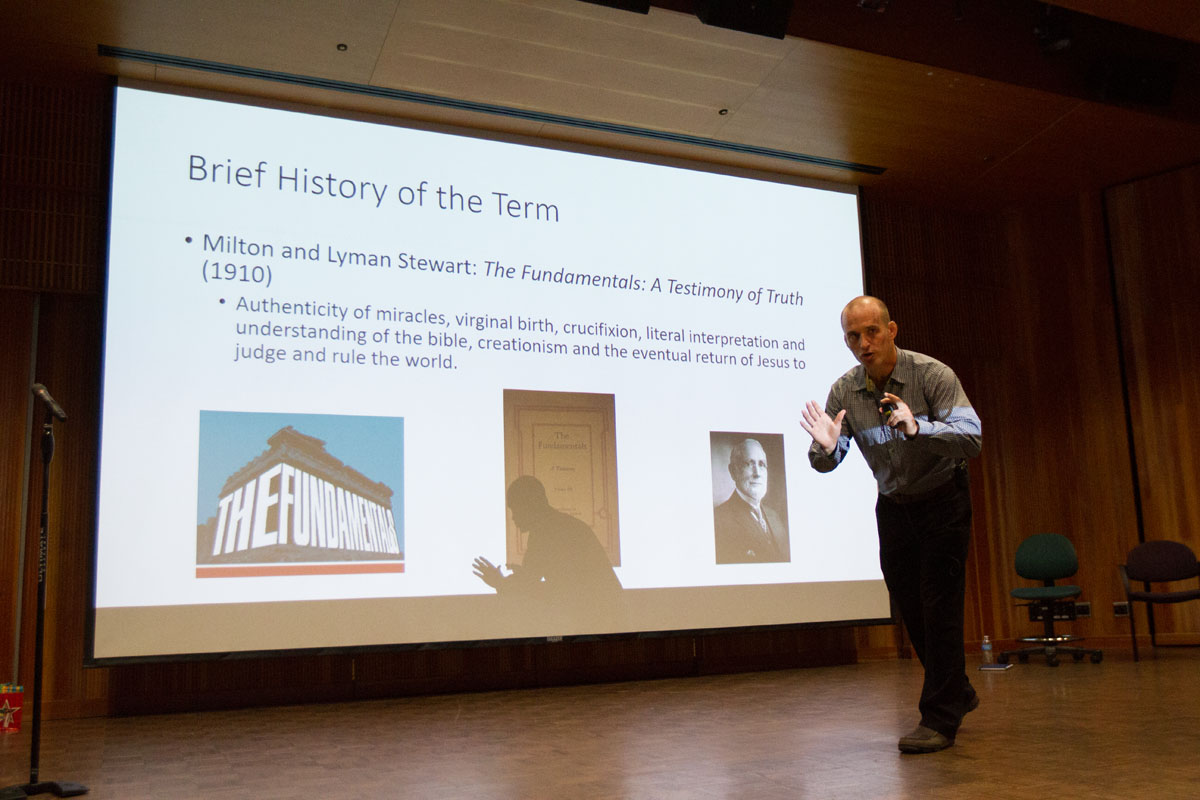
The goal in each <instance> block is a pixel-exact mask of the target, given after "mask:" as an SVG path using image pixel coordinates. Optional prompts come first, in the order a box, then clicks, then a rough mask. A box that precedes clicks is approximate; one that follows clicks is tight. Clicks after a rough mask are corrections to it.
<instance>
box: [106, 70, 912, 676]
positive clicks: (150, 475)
mask: <svg viewBox="0 0 1200 800" xmlns="http://www.w3.org/2000/svg"><path fill="white" fill-rule="evenodd" d="M861 292H862V261H861V255H860V245H859V229H858V216H857V199H856V195H855V194H853V193H852V192H845V191H832V190H829V189H824V188H813V187H809V186H800V185H793V184H790V183H785V182H777V181H770V180H765V179H763V178H762V176H757V177H747V176H743V175H730V174H720V173H718V172H711V171H698V170H689V169H681V168H678V167H676V166H666V165H661V164H650V163H644V162H642V161H636V160H622V159H620V158H616V157H612V156H608V155H594V154H584V153H580V152H569V151H566V150H553V149H545V148H539V147H533V146H529V145H526V144H518V143H512V142H507V141H496V140H489V139H482V138H473V137H468V136H464V135H450V134H447V133H440V132H430V131H426V130H413V129H408V128H405V127H400V126H398V125H397V124H394V123H393V122H389V121H387V120H381V119H375V118H372V119H349V118H345V117H341V116H336V115H330V114H328V113H318V112H315V111H301V110H294V109H290V108H289V109H286V110H284V109H279V108H267V107H262V106H256V105H253V104H249V103H247V102H245V101H234V100H231V99H228V98H212V97H207V96H205V97H197V96H189V95H187V94H183V93H171V92H164V91H151V90H148V89H146V88H143V87H138V86H131V85H122V86H119V87H118V88H117V89H116V110H115V130H114V142H113V162H112V194H111V210H110V231H109V254H108V276H107V296H106V312H105V339H104V365H103V397H102V420H101V449H100V471H99V476H100V477H99V487H98V511H97V531H96V547H95V553H96V558H95V574H94V597H93V617H92V660H93V661H95V662H97V663H104V662H105V661H106V660H113V661H118V660H122V659H136V658H151V657H171V656H181V655H189V654H191V655H195V654H217V653H232V652H258V651H280V650H293V649H309V648H355V647H368V646H381V645H405V644H416V643H453V642H476V641H484V640H505V639H524V638H540V637H560V636H568V637H569V636H576V635H597V634H615V633H630V632H662V631H676V630H696V629H715V628H729V627H742V626H759V625H780V624H795V623H826V622H839V621H841V622H849V621H866V620H877V619H882V618H886V617H887V616H888V614H889V610H888V598H887V592H886V590H885V588H884V586H883V582H882V578H881V575H880V572H879V566H878V557H877V544H876V538H875V532H874V519H873V510H872V509H873V505H874V488H873V484H872V481H871V478H870V475H869V472H868V471H867V469H866V467H865V465H864V464H863V463H862V460H861V458H860V457H858V456H857V453H855V454H853V455H852V457H851V458H849V459H848V460H847V461H846V462H845V463H844V464H843V465H842V466H841V467H840V468H839V469H838V470H836V471H834V472H833V473H831V474H828V475H820V474H818V473H816V472H814V471H813V470H812V469H811V468H810V467H809V465H808V460H807V454H806V451H807V448H808V445H809V443H810V439H809V437H808V436H807V434H806V433H805V432H804V431H803V430H802V429H801V428H800V425H799V416H800V408H801V405H802V403H803V402H804V401H806V400H808V399H817V400H819V401H823V400H824V398H825V396H826V394H827V392H828V388H829V386H830V384H831V383H832V382H833V380H834V379H835V378H836V377H837V376H838V375H840V374H841V373H842V372H844V371H845V370H846V369H848V368H849V367H850V366H852V364H853V361H852V358H851V356H850V354H849V353H848V351H847V350H846V348H845V346H844V345H843V343H842V341H841V338H840V331H839V327H838V313H839V311H840V309H841V307H842V305H843V304H844V303H845V302H846V301H847V300H848V299H850V298H852V297H854V296H856V295H858V294H861ZM748 500H749V501H750V502H747V501H748ZM754 501H757V502H758V503H759V504H760V505H759V509H760V510H759V511H758V512H757V514H753V513H752V514H751V516H752V518H753V520H754V522H755V523H757V528H753V527H752V528H746V527H745V516H746V515H745V514H744V513H741V512H744V511H745V510H746V509H747V508H749V507H750V506H751V505H753V502H754ZM739 503H741V504H742V505H741V506H739V505H738V504H739ZM510 505H511V510H510Z"/></svg>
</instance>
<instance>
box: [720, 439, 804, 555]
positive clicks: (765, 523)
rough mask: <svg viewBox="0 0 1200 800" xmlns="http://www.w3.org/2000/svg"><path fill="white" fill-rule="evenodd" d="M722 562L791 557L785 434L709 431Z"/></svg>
mask: <svg viewBox="0 0 1200 800" xmlns="http://www.w3.org/2000/svg"><path fill="white" fill-rule="evenodd" d="M709 438H710V444H711V453H712V472H713V535H714V539H715V545H716V562H717V563H718V564H746V563H772V562H788V561H791V559H792V551H791V542H790V540H789V537H788V525H787V489H786V486H787V481H786V473H785V471H784V463H783V435H782V434H778V433H733V432H728V431H720V432H718V431H713V432H712V433H710V434H709Z"/></svg>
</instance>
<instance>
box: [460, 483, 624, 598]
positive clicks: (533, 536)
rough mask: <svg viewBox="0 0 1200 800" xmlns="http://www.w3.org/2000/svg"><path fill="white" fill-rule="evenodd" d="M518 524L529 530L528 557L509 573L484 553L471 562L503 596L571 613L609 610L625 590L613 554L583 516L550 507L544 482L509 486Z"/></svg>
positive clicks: (512, 565) (510, 504) (516, 523)
mask: <svg viewBox="0 0 1200 800" xmlns="http://www.w3.org/2000/svg"><path fill="white" fill-rule="evenodd" d="M507 499H508V508H509V510H510V511H511V512H512V519H513V524H514V525H516V527H517V529H518V530H520V531H522V532H526V533H528V534H529V539H528V543H527V545H526V547H525V557H524V559H523V560H522V563H520V564H509V565H508V567H509V569H511V570H512V573H511V574H509V575H505V574H504V572H503V571H502V570H501V569H500V567H499V566H497V565H496V564H493V563H492V562H491V561H490V560H488V559H487V558H485V557H483V556H478V557H477V558H476V559H475V560H474V561H473V562H472V564H471V567H472V572H473V573H474V575H475V576H476V577H477V578H479V579H480V580H482V581H483V582H484V583H486V584H487V585H488V586H491V587H492V588H493V589H495V590H496V592H497V594H499V595H500V596H501V597H513V598H516V597H520V598H524V599H528V600H533V601H536V602H538V603H539V604H546V605H547V606H553V607H555V609H556V611H562V612H564V614H565V615H566V616H567V617H570V616H572V615H573V613H578V612H581V611H587V612H588V613H589V615H593V614H595V613H596V612H604V610H605V608H604V607H605V606H606V605H610V606H611V605H612V604H614V602H615V598H616V596H617V595H618V594H619V593H620V592H621V581H620V580H619V579H618V578H617V575H616V573H615V572H614V571H613V567H612V563H611V562H610V561H609V558H608V553H606V552H605V551H604V548H603V547H602V546H601V544H600V540H599V539H597V538H596V534H595V533H593V532H592V529H591V528H590V527H588V525H587V524H585V523H584V522H582V521H581V520H579V519H576V518H575V517H573V516H571V515H570V514H565V513H563V512H561V511H558V510H556V509H554V508H551V506H550V502H549V500H547V498H546V489H545V487H544V486H542V483H541V481H539V480H538V479H537V478H534V477H531V476H522V477H520V478H517V479H516V480H515V481H513V482H512V485H511V486H509V487H508V498H507Z"/></svg>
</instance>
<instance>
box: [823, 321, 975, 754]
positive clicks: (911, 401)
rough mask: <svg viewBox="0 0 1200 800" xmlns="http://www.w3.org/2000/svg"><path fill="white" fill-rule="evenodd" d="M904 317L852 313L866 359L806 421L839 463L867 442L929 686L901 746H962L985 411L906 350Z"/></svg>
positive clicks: (900, 591) (899, 595)
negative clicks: (977, 465)
mask: <svg viewBox="0 0 1200 800" xmlns="http://www.w3.org/2000/svg"><path fill="white" fill-rule="evenodd" d="M896 331H897V327H896V323H895V322H894V321H893V320H892V318H891V315H890V314H889V313H888V310H887V306H885V305H884V304H883V302H882V301H881V300H879V299H877V298H874V297H858V298H855V299H854V300H851V301H850V302H849V303H848V304H847V305H846V307H845V308H844V309H843V310H842V332H843V334H844V337H845V342H846V346H847V347H849V348H850V352H852V353H853V354H854V357H855V358H856V359H857V360H858V362H859V365H858V366H856V367H854V368H853V369H851V370H850V371H849V372H847V373H846V374H845V375H843V376H842V377H841V378H839V379H838V380H837V382H836V383H834V384H833V388H832V389H830V390H829V398H828V399H827V400H826V401H825V407H824V408H822V407H821V406H820V405H818V404H817V403H816V402H814V401H811V400H810V401H809V402H808V403H807V405H806V406H805V408H804V410H803V419H802V420H801V422H800V425H801V427H803V428H804V430H806V431H808V433H809V435H811V436H812V438H813V442H812V445H811V446H810V447H809V451H808V458H809V462H810V463H811V464H812V466H813V468H814V469H816V470H817V471H818V472H829V471H830V470H832V469H834V468H835V467H836V466H837V465H838V464H839V463H841V461H842V459H843V458H844V457H845V455H846V452H847V451H848V450H849V448H850V440H851V439H853V440H854V441H855V442H856V443H857V444H858V448H859V450H860V451H861V452H862V454H863V457H864V458H865V459H866V462H867V465H868V466H869V467H870V468H871V471H872V472H873V473H874V475H875V480H876V482H877V484H878V486H879V499H878V501H877V502H876V504H875V519H876V522H877V525H878V528H879V562H880V566H881V567H882V568H883V578H884V580H885V581H886V582H887V587H888V590H889V591H890V592H891V594H892V597H893V599H894V600H895V602H896V604H897V606H898V607H899V609H900V616H901V618H902V619H903V620H904V627H905V628H906V629H907V630H908V636H909V639H910V640H911V641H912V644H913V649H914V650H915V651H916V653H917V657H918V658H919V659H920V660H921V664H922V665H923V666H924V667H925V682H924V684H923V686H922V688H921V699H920V702H919V704H918V708H919V710H920V712H921V721H920V724H919V725H918V726H917V728H916V730H914V731H913V732H912V733H910V734H908V735H907V736H904V737H901V739H900V742H899V747H900V751H901V752H904V753H932V752H935V751H938V750H942V749H944V748H946V747H949V746H950V745H952V744H954V737H955V735H956V734H957V732H958V728H959V726H960V725H961V724H962V719H963V716H965V715H966V713H967V712H968V711H971V710H973V709H974V708H975V707H976V706H978V705H979V698H978V697H977V696H976V694H975V689H974V688H973V687H972V686H971V682H970V681H969V680H968V679H967V673H966V658H965V654H964V652H963V602H964V593H965V589H966V576H965V564H966V560H967V545H968V543H969V541H970V537H971V495H970V492H969V491H968V485H967V468H966V459H968V458H970V457H972V456H976V455H978V454H979V450H980V444H981V442H982V432H981V427H980V422H979V417H978V415H976V413H975V410H974V409H973V408H972V407H971V403H970V401H969V400H967V395H966V393H965V392H964V391H963V388H962V385H961V384H960V383H959V381H958V377H957V376H955V374H954V372H953V371H952V370H951V369H950V368H949V367H947V366H946V365H945V364H943V363H941V362H940V361H937V360H935V359H933V358H930V357H929V356H925V355H921V354H920V353H914V352H910V351H907V350H901V349H899V348H898V347H896Z"/></svg>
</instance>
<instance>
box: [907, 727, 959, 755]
mask: <svg viewBox="0 0 1200 800" xmlns="http://www.w3.org/2000/svg"><path fill="white" fill-rule="evenodd" d="M952 744H954V740H953V739H951V738H949V737H947V736H943V735H942V734H940V733H938V732H937V731H935V730H930V729H929V728H926V727H925V726H924V725H918V726H917V729H916V730H915V731H913V732H912V733H910V734H909V735H908V736H901V737H900V752H901V753H936V752H937V751H938V750H945V749H946V748H947V747H949V746H950V745H952Z"/></svg>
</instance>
